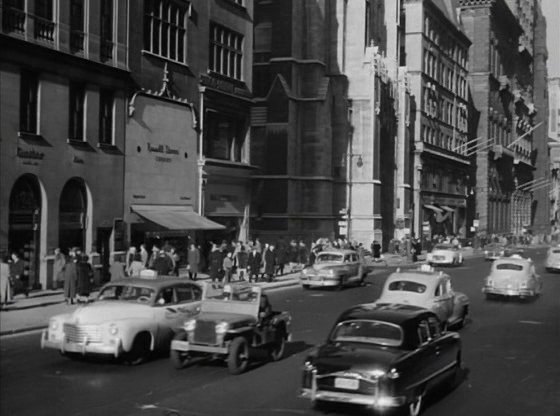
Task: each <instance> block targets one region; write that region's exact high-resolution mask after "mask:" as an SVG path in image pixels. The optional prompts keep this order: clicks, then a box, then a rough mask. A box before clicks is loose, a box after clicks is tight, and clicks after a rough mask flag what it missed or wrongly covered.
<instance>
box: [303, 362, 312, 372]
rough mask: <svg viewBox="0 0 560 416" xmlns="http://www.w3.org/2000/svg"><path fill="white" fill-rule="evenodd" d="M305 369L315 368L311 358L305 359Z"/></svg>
mask: <svg viewBox="0 0 560 416" xmlns="http://www.w3.org/2000/svg"><path fill="white" fill-rule="evenodd" d="M303 370H304V371H313V370H315V365H314V364H313V363H312V362H311V360H305V362H304V363H303Z"/></svg>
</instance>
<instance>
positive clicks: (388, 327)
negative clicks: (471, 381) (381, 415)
mask: <svg viewBox="0 0 560 416" xmlns="http://www.w3.org/2000/svg"><path fill="white" fill-rule="evenodd" d="M460 373H461V341H460V338H459V335H458V334H457V333H455V332H445V331H441V324H440V322H439V320H438V318H437V316H436V315H435V314H434V313H433V312H430V311H428V310H426V309H423V308H418V307H415V306H410V305H397V304H363V305H358V306H354V307H352V308H351V309H349V310H347V311H345V312H343V313H342V314H341V315H340V316H339V318H338V319H337V321H336V323H335V325H334V328H333V329H332V330H331V333H330V335H329V337H328V339H327V342H326V343H325V344H323V345H321V346H319V347H317V348H316V349H315V350H314V351H313V352H312V353H311V354H310V355H309V356H308V357H307V359H306V360H305V363H304V369H303V386H302V390H301V396H302V397H305V398H308V399H310V400H311V401H312V402H313V404H314V405H316V406H321V405H324V404H325V403H326V402H339V403H351V404H356V405H362V406H367V407H368V408H371V409H374V410H378V411H384V410H387V409H391V408H403V409H405V410H406V413H407V414H409V415H413V416H416V415H418V414H419V413H420V411H421V408H422V401H423V398H424V397H425V395H426V393H427V392H428V391H429V390H431V389H433V388H435V387H436V386H437V385H439V383H440V382H441V381H444V380H446V379H447V380H449V379H452V381H453V382H454V383H455V381H456V380H455V378H456V377H458V376H459V374H460Z"/></svg>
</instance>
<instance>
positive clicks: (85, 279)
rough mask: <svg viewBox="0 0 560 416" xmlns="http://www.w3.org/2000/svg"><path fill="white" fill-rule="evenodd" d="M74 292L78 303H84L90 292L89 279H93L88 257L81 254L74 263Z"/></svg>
mask: <svg viewBox="0 0 560 416" xmlns="http://www.w3.org/2000/svg"><path fill="white" fill-rule="evenodd" d="M76 276H77V279H76V292H77V293H78V302H82V301H85V302H87V298H89V294H90V292H91V284H90V283H91V279H93V269H92V268H91V265H90V264H89V263H88V256H86V255H85V254H82V256H81V257H80V258H79V259H78V262H77V263H76Z"/></svg>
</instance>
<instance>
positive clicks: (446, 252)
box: [430, 250, 454, 256]
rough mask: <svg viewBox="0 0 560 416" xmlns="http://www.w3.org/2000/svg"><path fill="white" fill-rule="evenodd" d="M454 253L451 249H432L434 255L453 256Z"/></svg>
mask: <svg viewBox="0 0 560 416" xmlns="http://www.w3.org/2000/svg"><path fill="white" fill-rule="evenodd" d="M453 253H454V252H453V251H449V250H432V251H431V252H430V254H431V255H432V256H452V255H453Z"/></svg>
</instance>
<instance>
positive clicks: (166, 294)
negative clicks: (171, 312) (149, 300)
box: [156, 287, 176, 305]
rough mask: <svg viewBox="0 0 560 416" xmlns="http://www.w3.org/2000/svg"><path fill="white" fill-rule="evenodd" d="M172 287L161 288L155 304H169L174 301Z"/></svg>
mask: <svg viewBox="0 0 560 416" xmlns="http://www.w3.org/2000/svg"><path fill="white" fill-rule="evenodd" d="M173 292H174V291H173V288H172V287H166V288H163V289H162V290H161V291H160V292H159V295H158V297H157V299H156V304H157V305H170V304H173V303H175V302H176V301H175V297H174V293H173Z"/></svg>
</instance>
